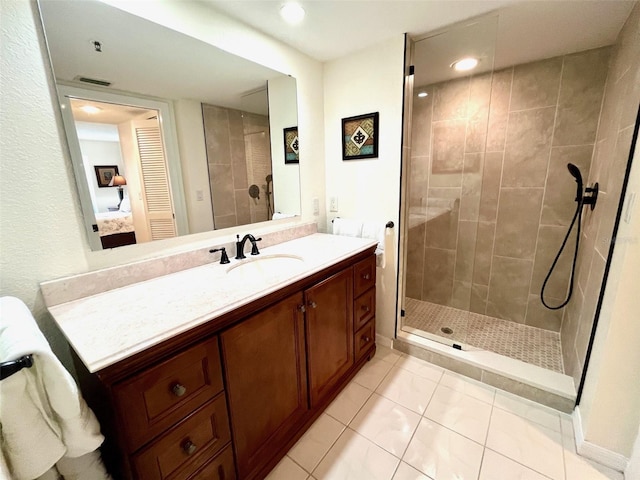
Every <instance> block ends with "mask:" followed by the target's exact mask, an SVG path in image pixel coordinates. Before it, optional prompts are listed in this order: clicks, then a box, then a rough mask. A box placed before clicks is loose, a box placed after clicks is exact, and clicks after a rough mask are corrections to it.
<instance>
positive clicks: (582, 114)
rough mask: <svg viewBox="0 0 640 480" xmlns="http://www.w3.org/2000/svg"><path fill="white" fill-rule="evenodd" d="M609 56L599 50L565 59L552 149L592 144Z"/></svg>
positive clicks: (607, 50)
mask: <svg viewBox="0 0 640 480" xmlns="http://www.w3.org/2000/svg"><path fill="white" fill-rule="evenodd" d="M609 53H610V50H609V48H599V49H596V50H589V51H587V52H581V53H577V54H574V55H567V56H566V57H565V60H564V69H563V73H562V87H561V89H560V99H559V102H558V114H557V117H556V127H555V132H554V137H553V144H554V145H584V144H587V143H594V142H595V140H596V131H597V128H598V120H599V114H600V107H601V105H602V95H603V92H604V85H605V81H606V79H607V66H608V62H609Z"/></svg>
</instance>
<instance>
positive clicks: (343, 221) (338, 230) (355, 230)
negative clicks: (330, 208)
mask: <svg viewBox="0 0 640 480" xmlns="http://www.w3.org/2000/svg"><path fill="white" fill-rule="evenodd" d="M362 226H363V224H362V222H360V221H358V220H350V219H348V218H339V217H336V218H334V219H333V234H334V235H342V236H344V237H362Z"/></svg>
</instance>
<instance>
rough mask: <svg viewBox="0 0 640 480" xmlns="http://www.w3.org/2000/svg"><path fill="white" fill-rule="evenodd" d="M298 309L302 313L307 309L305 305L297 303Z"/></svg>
mask: <svg viewBox="0 0 640 480" xmlns="http://www.w3.org/2000/svg"><path fill="white" fill-rule="evenodd" d="M298 310H299V311H300V312H302V313H304V312H306V311H307V307H305V306H304V305H298Z"/></svg>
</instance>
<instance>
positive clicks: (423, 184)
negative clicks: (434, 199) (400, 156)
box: [409, 157, 429, 206]
mask: <svg viewBox="0 0 640 480" xmlns="http://www.w3.org/2000/svg"><path fill="white" fill-rule="evenodd" d="M409 169H410V170H409V205H411V206H420V205H422V199H423V198H424V199H426V198H427V190H428V188H429V157H411V163H410V166H409Z"/></svg>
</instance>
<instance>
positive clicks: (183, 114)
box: [39, 0, 300, 250]
mask: <svg viewBox="0 0 640 480" xmlns="http://www.w3.org/2000/svg"><path fill="white" fill-rule="evenodd" d="M39 7H40V12H41V16H42V21H43V25H44V30H45V36H46V40H47V45H48V48H49V54H50V57H51V63H52V66H53V71H54V75H55V78H56V84H57V88H58V95H59V100H60V105H61V111H62V117H63V122H64V127H65V134H66V137H67V140H68V143H69V149H70V154H71V159H72V162H73V167H74V173H75V175H76V183H77V186H78V192H79V197H80V201H81V203H82V211H83V216H84V221H85V226H86V228H87V232H88V236H89V243H90V245H91V249H92V250H100V249H103V248H114V247H119V246H124V245H130V244H136V243H144V242H149V241H154V240H161V239H166V238H171V237H175V236H178V235H187V234H193V233H200V232H206V231H210V230H214V229H216V230H217V229H222V228H228V227H234V226H239V225H248V224H253V223H257V222H264V221H268V220H272V219H278V218H284V217H290V216H296V215H299V214H300V181H299V165H298V160H299V150H298V138H297V127H298V120H297V118H298V116H297V100H296V96H297V95H296V81H295V78H292V77H291V76H288V75H285V74H283V73H280V72H276V71H274V70H271V69H269V68H266V67H263V66H261V65H258V64H255V63H253V62H250V61H248V60H246V59H244V58H240V57H237V56H235V55H232V54H229V53H227V52H224V51H222V50H220V49H218V48H216V47H214V46H212V45H210V44H207V43H205V42H202V41H200V40H197V39H195V38H192V37H189V36H187V35H184V34H182V33H180V32H177V31H174V30H171V29H168V28H166V27H163V26H161V25H158V24H156V23H154V22H151V21H149V20H146V19H144V18H141V17H138V16H136V15H132V14H130V13H127V12H125V11H122V10H120V9H118V8H116V7H113V6H110V5H107V4H104V3H101V2H99V1H93V0H87V1H74V0H40V1H39Z"/></svg>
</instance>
